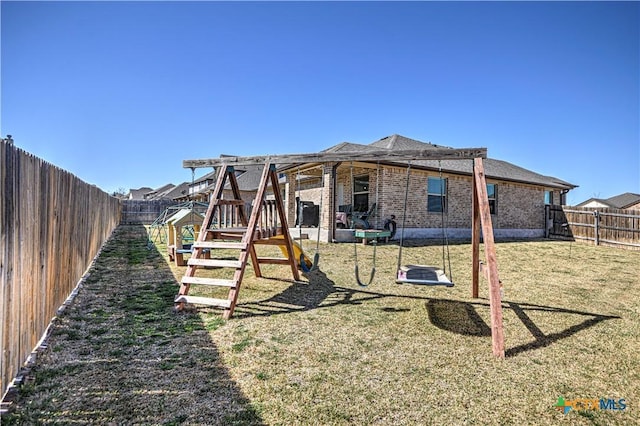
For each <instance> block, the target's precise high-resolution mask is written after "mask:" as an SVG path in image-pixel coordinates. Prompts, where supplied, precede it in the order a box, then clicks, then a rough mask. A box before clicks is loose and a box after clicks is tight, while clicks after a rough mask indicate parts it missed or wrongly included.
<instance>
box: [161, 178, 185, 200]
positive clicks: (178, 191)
mask: <svg viewBox="0 0 640 426" xmlns="http://www.w3.org/2000/svg"><path fill="white" fill-rule="evenodd" d="M189 185H190V184H189V182H182V183H181V184H179V185H176V186H175V187H174V188H173V189H172V190H171V191H169V192H167V193H166V194H165V197H166V198H168V199H170V200H179V199H183V198H188V196H189Z"/></svg>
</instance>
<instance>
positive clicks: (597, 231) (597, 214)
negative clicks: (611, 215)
mask: <svg viewBox="0 0 640 426" xmlns="http://www.w3.org/2000/svg"><path fill="white" fill-rule="evenodd" d="M593 220H594V221H595V226H594V229H595V235H594V239H595V242H596V245H600V212H598V210H596V211H594V212H593Z"/></svg>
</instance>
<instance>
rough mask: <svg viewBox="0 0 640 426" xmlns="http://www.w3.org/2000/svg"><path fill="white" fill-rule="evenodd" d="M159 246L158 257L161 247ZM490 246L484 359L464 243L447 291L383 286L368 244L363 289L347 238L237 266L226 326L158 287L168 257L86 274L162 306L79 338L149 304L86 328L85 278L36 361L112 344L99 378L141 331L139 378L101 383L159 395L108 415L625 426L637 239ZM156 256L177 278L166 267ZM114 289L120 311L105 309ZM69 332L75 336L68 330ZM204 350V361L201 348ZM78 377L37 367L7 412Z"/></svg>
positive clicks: (639, 311)
mask: <svg viewBox="0 0 640 426" xmlns="http://www.w3.org/2000/svg"><path fill="white" fill-rule="evenodd" d="M135 238H140V236H139V235H136V236H135ZM412 243H413V246H412V247H406V248H405V249H404V250H403V263H423V264H424V263H431V264H433V263H435V264H439V263H440V262H441V260H440V259H441V248H440V246H438V245H433V243H429V242H426V241H420V242H412ZM305 247H306V248H307V249H308V251H309V252H310V253H311V254H313V253H314V248H315V242H305ZM158 250H159V251H160V252H161V253H164V250H165V247H163V246H160V245H159V246H158ZM276 250H277V249H276ZM372 250H373V248H372V247H362V246H358V258H359V260H360V269H361V271H363V272H364V273H363V275H364V274H365V273H367V272H368V268H369V267H370V266H371V260H372V259H371V255H372ZM497 250H498V261H499V270H500V277H501V279H502V281H503V282H504V285H505V297H504V300H503V308H504V311H503V312H504V325H505V339H506V348H507V359H505V360H503V361H500V360H496V359H494V358H493V357H492V355H491V337H490V331H489V326H488V324H489V306H488V305H489V304H488V300H487V295H488V292H487V288H486V282H484V281H483V283H482V286H481V298H480V299H475V300H474V299H471V298H470V281H471V265H470V262H471V247H470V245H469V244H453V245H451V247H450V252H451V261H452V266H453V278H454V281H455V282H456V287H454V288H452V289H447V288H444V287H438V288H424V287H417V286H408V285H405V286H399V285H397V284H395V282H394V278H395V268H396V256H397V251H398V250H397V245H394V244H387V245H380V246H379V247H378V253H377V258H378V259H377V265H376V266H377V273H376V278H375V280H374V282H373V284H372V285H371V286H369V287H367V288H361V287H358V286H357V285H356V283H355V279H354V275H353V246H352V245H349V244H331V245H329V244H323V245H322V246H321V257H320V267H321V272H314V273H310V274H307V275H306V276H305V279H304V282H300V283H295V282H293V281H291V279H290V278H291V277H290V271H289V270H288V268H287V267H283V266H264V267H263V273H264V275H265V276H266V277H272V278H271V279H266V278H261V279H258V278H255V277H254V275H253V271H252V270H251V269H250V268H249V269H248V270H247V272H246V273H245V280H244V282H243V284H242V289H241V292H240V299H239V305H238V306H237V308H236V313H235V315H234V317H233V319H231V320H229V321H226V322H223V321H221V320H219V312H218V311H215V310H211V309H197V310H192V311H190V312H188V313H184V314H172V313H171V312H170V310H171V300H172V298H173V296H175V294H176V292H177V281H178V280H179V279H180V277H181V276H182V275H183V273H184V269H185V268H180V267H175V266H174V265H168V264H167V263H164V262H163V261H162V260H160V261H158V264H156V265H155V266H154V268H156V269H157V270H160V271H163V274H164V275H163V276H162V278H161V279H159V280H160V281H161V282H162V283H164V284H162V285H159V284H154V283H153V282H152V283H151V284H150V283H149V281H143V280H140V279H139V278H138V276H137V275H135V274H134V273H133V272H131V270H128V271H127V273H128V274H129V276H130V278H129V279H128V281H127V283H128V285H123V283H116V282H113V281H111V280H104V281H105V282H104V283H102V280H99V281H98V283H99V284H98V283H95V287H92V288H93V289H92V290H91V291H93V292H95V294H92V295H91V297H93V298H103V297H104V298H111V299H113V298H114V297H115V298H116V300H119V299H118V297H117V296H114V295H117V294H119V293H120V292H122V291H123V290H122V289H123V287H124V288H128V287H131V289H140V288H141V287H143V286H145V285H147V286H148V285H152V288H151V289H150V290H149V291H150V292H151V293H154V292H158V291H159V290H158V289H159V288H160V287H162V288H163V292H162V294H163V296H162V297H161V300H162V303H160V302H158V305H154V308H153V309H150V310H149V311H146V313H145V314H144V315H148V317H147V318H148V319H149V320H150V321H149V322H148V323H146V324H147V325H146V326H136V327H133V326H132V327H133V328H129V330H130V331H129V332H128V333H125V334H117V336H118V337H117V338H118V339H122V341H121V342H120V344H114V345H109V346H104V347H101V346H96V345H92V346H90V347H89V349H86V342H87V341H88V342H94V341H104V340H109V337H111V340H110V341H112V342H113V340H114V339H115V338H116V337H115V336H113V334H114V333H115V331H114V326H115V325H116V324H118V323H117V322H115V321H121V320H122V319H116V318H127V317H128V316H134V317H137V316H138V315H139V313H136V312H135V309H136V307H137V306H145V301H144V300H142V299H138V300H136V301H135V303H131V305H130V306H127V307H126V308H123V305H122V303H125V302H123V301H120V302H106V301H103V302H102V303H101V304H100V309H103V310H104V311H105V312H104V313H103V314H99V315H97V317H101V316H102V318H103V320H102V322H101V323H100V325H97V324H96V325H95V327H96V329H97V328H101V329H103V330H106V331H104V332H103V331H99V332H97V335H96V332H95V331H94V332H87V328H86V327H85V325H86V324H93V321H94V320H91V316H90V315H91V312H92V311H90V310H87V308H83V306H84V305H85V304H86V303H88V301H87V300H86V298H87V297H88V294H87V293H88V291H89V289H87V288H85V289H83V291H82V292H81V295H83V294H84V298H82V297H80V298H79V299H78V300H77V301H76V305H77V307H76V308H75V310H72V312H73V314H72V312H70V313H69V315H74V322H73V323H71V322H70V323H69V324H68V327H67V328H66V329H65V328H61V329H60V330H61V331H57V332H56V334H55V337H56V338H60V337H61V336H67V337H65V338H64V339H63V340H62V341H60V342H56V341H55V339H52V340H53V341H52V344H51V345H50V347H49V349H48V351H47V353H48V355H47V356H48V358H46V357H42V358H41V362H42V364H41V365H40V366H39V371H40V372H42V371H48V370H49V369H53V368H59V367H61V364H60V363H59V359H60V357H68V358H72V359H78V358H81V355H79V353H78V352H77V351H76V352H73V351H75V349H73V345H72V344H71V342H72V341H75V342H76V343H77V344H78V345H79V346H82V347H84V348H85V351H87V350H88V351H89V353H90V355H85V356H92V357H96V358H99V356H98V354H101V353H102V352H100V351H101V350H107V351H109V350H111V351H122V353H121V354H113V355H110V356H109V355H108V352H107V356H104V358H105V359H106V360H111V362H116V363H115V364H108V363H103V364H99V363H96V366H95V367H94V368H95V371H94V372H92V373H91V374H98V373H97V370H99V368H102V369H103V373H101V374H104V375H109V374H115V373H114V370H118V369H126V368H131V362H130V360H131V359H132V356H133V358H134V359H137V360H138V362H140V363H142V359H143V358H142V357H140V355H139V354H138V355H136V353H135V352H133V353H132V352H131V351H132V350H133V349H131V348H130V347H129V346H128V345H126V344H125V342H127V341H128V340H127V339H129V340H132V341H134V342H138V341H139V339H144V342H145V343H144V344H138V345H137V346H135V345H134V347H137V348H138V350H143V349H142V348H145V349H144V352H143V353H144V355H143V357H144V359H146V360H147V361H148V358H151V359H152V360H153V362H151V361H150V362H146V363H145V368H146V369H148V371H147V378H146V381H143V380H142V379H141V377H143V376H142V375H137V374H133V375H132V374H125V375H123V376H121V377H126V379H122V378H121V379H120V380H121V381H120V382H116V383H113V382H110V383H111V384H110V385H109V386H108V387H107V389H108V391H109V392H107V393H106V394H105V395H111V394H114V395H129V396H131V397H134V396H135V395H137V394H138V393H140V392H142V391H144V392H147V393H148V392H152V393H151V394H152V395H154V397H153V398H151V399H150V401H151V402H149V403H148V404H146V405H145V404H144V403H143V402H142V400H140V403H139V404H140V407H138V406H136V407H135V409H134V407H133V405H134V404H131V403H130V404H129V405H128V406H127V405H126V404H125V405H124V406H123V405H122V404H123V403H122V402H118V401H121V399H122V398H115V397H113V398H111V401H110V402H111V403H110V404H109V405H108V407H109V408H108V410H110V411H109V413H110V415H111V417H110V418H111V419H112V421H114V422H116V423H122V422H124V423H127V421H129V420H131V421H132V423H138V424H162V423H163V422H165V423H167V424H170V422H174V423H175V424H178V423H184V424H228V423H232V422H236V423H245V424H287V425H289V424H332V425H333V424H345V425H346V424H363V425H364V424H556V423H559V422H571V423H572V424H638V423H639V422H640V416H639V415H638V412H637V410H636V409H635V408H634V407H635V406H636V405H637V403H638V401H639V396H640V395H639V394H640V392H639V385H638V383H640V365H639V364H640V363H639V359H640V358H639V356H638V352H639V349H640V344H639V343H638V342H640V331H639V327H638V321H639V319H640V302H639V301H640V287H639V286H640V283H639V281H640V280H639V277H638V265H640V253H639V252H632V251H625V250H619V249H612V248H605V247H593V246H589V245H585V244H570V243H568V242H552V241H532V242H505V243H499V244H498V247H497ZM276 253H277V252H275V253H274V254H276ZM232 254H233V253H229V255H232ZM153 262H156V260H153ZM120 263H122V259H121V260H120ZM169 268H170V271H171V272H172V273H173V276H172V278H170V279H169V280H167V277H166V274H169ZM206 273H207V274H211V276H215V275H219V274H222V273H223V272H222V271H220V270H211V271H206ZM198 275H199V276H200V274H198ZM168 281H171V282H172V283H171V284H166V283H167V282H168ZM109 283H111V284H109ZM165 284H166V285H165ZM109 285H111V286H112V287H109ZM87 287H90V286H89V285H87ZM192 289H193V290H192V294H198V295H204V294H205V293H204V292H203V291H202V290H201V289H200V288H198V287H196V286H194V287H192ZM132 291H133V290H132ZM165 292H166V293H165ZM169 293H171V294H169ZM107 294H108V295H110V296H107ZM224 295H225V293H218V294H216V296H218V297H220V296H224ZM125 299H126V298H125ZM113 303H116V307H117V309H115V310H111V308H109V306H110V304H113ZM118 303H119V304H118ZM94 313H95V312H94ZM153 315H155V317H153V319H152V316H153ZM76 316H77V318H76ZM105 318H106V319H105ZM136 323H137V322H136ZM63 329H64V330H68V331H69V333H70V334H68V333H67V334H65V332H63V331H62V330H63ZM91 329H92V330H93V328H91ZM72 330H75V333H76V335H75V339H76V340H72V339H71V336H72V335H73V334H74V332H73V331H72ZM169 330H171V331H169ZM161 342H165V343H164V344H161ZM103 344H104V343H103ZM60 345H62V346H60ZM56 346H58V347H61V349H58V350H56V349H55V348H56ZM101 348H102V349H101ZM56 351H57V352H56ZM69 354H72V355H69ZM203 354H209V356H208V358H207V357H205V359H202V355H203ZM114 360H116V361H114ZM158 360H160V361H159V362H158ZM50 363H53V364H51V365H50ZM76 364H77V363H76ZM134 364H135V363H134ZM70 365H71V366H72V367H73V366H74V365H75V364H74V363H73V362H72V363H71V364H70ZM54 366H55V367H54ZM107 367H108V368H107ZM75 368H79V367H75ZM105 368H106V370H108V371H105V370H104V369H105ZM92 371H93V370H92ZM83 374H85V375H86V374H87V373H86V371H85V370H75V371H69V372H60V371H58V372H56V374H49V375H46V377H45V378H44V379H38V377H39V375H38V371H36V378H37V379H36V384H35V386H34V387H33V389H31V390H30V392H26V393H25V395H24V398H23V400H22V401H21V405H20V406H19V408H18V411H17V413H18V414H17V415H18V416H20V415H22V416H29V415H31V416H32V417H33V418H42V417H38V415H40V416H42V414H41V413H42V411H38V410H41V409H44V408H43V407H45V408H47V409H49V410H50V411H56V412H57V413H63V412H67V411H65V410H64V407H66V405H64V404H69V403H68V402H65V403H64V404H62V403H61V402H60V400H51V399H48V400H47V399H46V398H45V397H44V395H46V394H47V390H46V389H51V388H52V387H55V388H57V389H59V394H65V393H68V392H69V391H70V390H72V391H73V390H76V389H75V388H74V387H73V386H71V387H70V386H69V383H70V382H71V383H72V382H73V380H75V377H77V376H80V375H83ZM187 377H188V379H187ZM134 378H140V380H139V381H135V380H134ZM182 380H183V381H184V383H181V384H179V385H175V384H172V382H173V381H182ZM203 381H204V382H205V384H204V385H203V383H202V382H203ZM165 391H166V392H169V391H170V392H173V393H165V394H163V392H165ZM153 392H155V393H153ZM145 395H146V394H145ZM159 395H164V397H163V403H164V407H165V408H164V409H160V413H161V414H158V415H156V417H148V416H150V414H147V413H151V412H152V411H153V410H157V409H158V398H159ZM560 396H563V397H564V398H565V399H573V398H615V399H618V398H624V399H625V400H626V401H627V404H628V406H627V409H626V410H624V411H621V412H613V411H604V410H603V411H581V412H577V411H572V412H570V413H569V414H567V415H565V414H562V413H560V412H559V411H557V410H556V409H554V404H555V403H556V401H557V399H558V397H560ZM176 398H181V399H180V404H178V403H176V401H175V399H176ZM84 402H85V403H84V404H83V405H82V406H83V407H89V408H91V409H92V410H95V409H100V407H103V406H101V405H100V404H97V403H96V401H95V400H93V399H86V400H85V401H84ZM147 405H148V406H147ZM212 406H215V408H216V409H220V410H224V409H225V407H227V408H226V412H225V413H224V414H225V415H226V417H225V416H224V415H223V416H220V415H218V417H213V414H211V413H212V412H215V409H214V408H212ZM123 407H124V408H123ZM127 407H128V408H127ZM229 407H233V408H229ZM89 408H87V409H89ZM136 409H139V410H140V413H141V414H140V416H138V417H136V416H135V413H136ZM127 410H128V411H127ZM122 412H127V413H129V414H128V416H129V417H123V415H122V414H121V413H122ZM38 413H40V414H38ZM203 413H206V415H205V414H203ZM143 414H144V415H143ZM145 415H146V416H147V417H145ZM172 416H173V417H172ZM206 416H212V417H210V418H209V420H206V419H205V417H206ZM25 418H26V417H25ZM62 418H65V417H62ZM125 420H127V421H125Z"/></svg>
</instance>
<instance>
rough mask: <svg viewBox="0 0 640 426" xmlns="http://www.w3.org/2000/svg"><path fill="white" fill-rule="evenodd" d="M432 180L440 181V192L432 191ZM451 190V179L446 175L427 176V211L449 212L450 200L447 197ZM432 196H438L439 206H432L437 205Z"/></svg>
mask: <svg viewBox="0 0 640 426" xmlns="http://www.w3.org/2000/svg"><path fill="white" fill-rule="evenodd" d="M431 181H438V184H439V187H440V191H439V192H431V191H430V185H429V183H430V182H431ZM448 191H449V179H448V178H446V177H440V176H428V177H427V213H447V211H448V209H449V202H448V198H447V193H448ZM432 198H437V199H438V200H439V202H437V206H438V208H437V209H435V208H432V206H435V205H436V204H435V203H431V202H430V200H431V199H432Z"/></svg>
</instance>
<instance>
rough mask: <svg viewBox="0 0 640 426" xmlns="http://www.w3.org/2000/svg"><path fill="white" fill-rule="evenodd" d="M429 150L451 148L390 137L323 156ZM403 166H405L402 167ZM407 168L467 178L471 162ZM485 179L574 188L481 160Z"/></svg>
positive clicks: (429, 162)
mask: <svg viewBox="0 0 640 426" xmlns="http://www.w3.org/2000/svg"><path fill="white" fill-rule="evenodd" d="M429 148H438V149H442V148H451V147H446V146H442V145H436V144H432V143H430V142H429V143H425V142H421V141H418V140H415V139H411V138H407V137H405V136H401V135H391V136H387V137H384V138H382V139H380V140H377V141H375V142H373V143H371V144H368V145H362V144H356V143H351V142H342V143H339V144H337V145H334V146H332V147H330V148H328V149H326V150H324V151H323V152H367V151H374V150H379V149H388V150H412V149H429ZM396 164H397V163H396ZM402 164H403V165H406V164H407V163H402ZM411 167H418V168H422V169H430V170H440V168H442V171H443V172H447V173H459V174H471V173H472V172H473V170H472V168H473V162H472V161H465V160H441V161H439V160H420V161H414V162H412V163H411ZM484 168H485V176H486V177H487V178H493V179H500V180H509V181H515V182H522V183H532V184H536V185H543V186H547V187H551V188H558V189H573V188H575V187H576V186H577V185H573V184H571V183H569V182H566V181H563V180H561V179H558V178H556V177H553V176H545V175H541V174H539V173H536V172H533V171H531V170H527V169H525V168H522V167H519V166H516V165H515V164H511V163H509V162H507V161H502V160H495V159H492V158H487V159H485V160H484Z"/></svg>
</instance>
